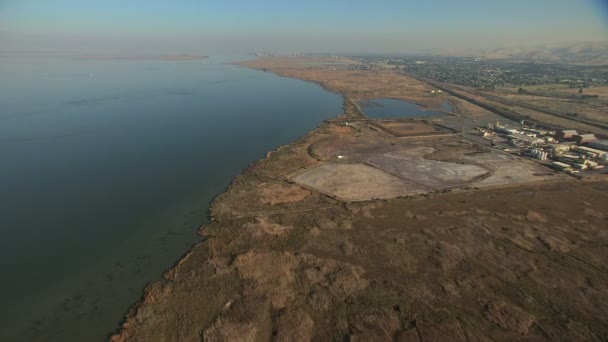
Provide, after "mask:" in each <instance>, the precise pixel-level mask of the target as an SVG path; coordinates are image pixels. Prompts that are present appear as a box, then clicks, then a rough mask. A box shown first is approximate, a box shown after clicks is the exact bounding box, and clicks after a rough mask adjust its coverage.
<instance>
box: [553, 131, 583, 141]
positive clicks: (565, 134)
mask: <svg viewBox="0 0 608 342" xmlns="http://www.w3.org/2000/svg"><path fill="white" fill-rule="evenodd" d="M575 135H579V134H578V132H577V131H575V130H573V129H567V130H563V131H558V132H557V134H555V136H556V137H557V138H558V139H562V140H571V139H573V138H574V136H575Z"/></svg>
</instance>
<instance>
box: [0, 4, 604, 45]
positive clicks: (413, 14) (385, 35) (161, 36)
mask: <svg viewBox="0 0 608 342" xmlns="http://www.w3.org/2000/svg"><path fill="white" fill-rule="evenodd" d="M607 3H608V0H496V1H495V0H435V1H433V0H419V1H410V0H384V1H382V0H376V1H373V0H298V1H290V0H265V1H255V0H215V1H208V0H165V1H161V0H0V51H10V50H31V51H48V50H70V51H82V52H98V51H108V52H124V53H135V52H146V53H148V52H159V53H168V52H171V53H208V54H212V53H232V52H250V51H252V50H256V51H261V50H268V51H279V52H338V53H339V52H394V53H403V52H416V51H420V50H423V49H429V48H486V47H489V48H493V47H500V46H514V45H520V44H539V43H548V44H550V43H555V42H561V41H574V40H603V39H608V12H607V11H608V6H606V4H607Z"/></svg>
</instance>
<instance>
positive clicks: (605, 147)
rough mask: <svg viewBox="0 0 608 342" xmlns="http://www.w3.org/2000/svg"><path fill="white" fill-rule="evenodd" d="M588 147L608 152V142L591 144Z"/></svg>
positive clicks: (602, 141)
mask: <svg viewBox="0 0 608 342" xmlns="http://www.w3.org/2000/svg"><path fill="white" fill-rule="evenodd" d="M587 146H589V147H591V148H595V149H597V150H602V151H608V140H598V141H594V142H590V143H588V144H587Z"/></svg>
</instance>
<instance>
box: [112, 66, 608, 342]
mask: <svg viewBox="0 0 608 342" xmlns="http://www.w3.org/2000/svg"><path fill="white" fill-rule="evenodd" d="M243 65H244V66H247V67H252V68H257V69H260V70H266V71H269V72H273V73H276V74H278V75H281V76H285V77H293V78H298V79H302V80H306V81H311V82H316V83H319V84H320V85H322V86H323V87H324V88H326V89H328V90H330V91H334V92H337V93H340V94H342V95H343V96H344V108H343V113H341V114H340V115H338V116H337V117H336V118H335V119H332V120H328V121H326V122H324V123H322V124H321V125H320V126H319V127H318V128H317V129H315V130H314V131H312V132H310V133H308V134H307V135H305V136H304V137H302V138H300V139H299V140H297V141H295V142H293V143H292V144H290V145H287V146H283V147H281V148H279V149H277V150H275V151H272V152H270V153H268V154H267V156H266V158H264V159H262V160H259V161H257V162H255V163H254V164H252V165H251V166H250V167H249V168H248V169H247V170H245V171H244V172H243V173H242V174H241V175H239V176H237V177H236V178H235V179H234V181H233V183H232V185H231V186H230V187H229V189H228V190H227V191H226V192H225V193H224V194H222V195H220V196H219V197H218V198H217V199H216V200H215V201H214V203H213V205H212V208H211V218H212V222H211V224H209V225H206V226H204V227H202V228H201V230H200V233H201V235H202V236H203V237H204V241H203V242H201V243H199V244H197V245H196V246H194V247H193V248H192V249H191V250H190V252H189V253H187V255H186V256H185V257H184V258H183V259H182V260H180V261H179V263H178V264H177V265H176V266H175V267H174V268H172V269H171V270H169V271H167V272H166V273H165V275H164V277H163V279H161V280H159V281H158V282H155V283H153V284H151V285H149V286H148V288H147V289H146V290H145V295H144V297H143V298H142V300H141V302H140V303H137V304H136V305H134V306H133V307H132V309H131V310H130V312H129V313H128V315H127V317H126V320H125V322H124V324H123V326H122V329H121V330H120V331H119V332H118V333H117V334H116V335H114V336H113V337H112V338H111V339H112V341H161V340H162V341H200V340H201V339H202V340H205V341H269V340H276V341H308V340H318V341H330V340H336V341H358V340H383V341H384V340H386V341H394V340H398V341H445V340H451V341H481V340H487V336H492V339H493V340H546V341H554V340H569V341H575V340H591V341H593V340H605V339H607V338H608V319H607V318H606V308H607V307H608V269H607V268H606V261H607V260H608V250H607V249H606V246H607V245H608V233H607V231H606V225H607V222H608V221H607V220H608V215H607V213H608V210H607V209H608V208H607V207H606V203H607V201H608V178H607V176H606V175H605V174H602V173H597V174H594V175H592V176H589V177H585V178H583V179H577V178H575V177H572V174H568V173H564V172H558V171H556V170H554V169H551V168H549V167H547V164H546V163H545V164H543V163H540V162H538V161H536V160H532V159H530V158H527V157H525V156H520V155H516V154H513V153H510V152H509V151H505V150H504V149H501V148H496V146H493V145H492V144H490V141H488V140H486V139H483V138H481V137H480V136H479V131H478V130H475V127H477V126H480V125H487V124H489V123H493V124H495V123H496V121H500V120H503V122H504V120H505V118H504V117H502V116H500V115H499V114H497V113H495V112H493V111H492V110H489V109H488V108H487V107H486V108H483V107H480V106H478V105H476V104H474V103H472V102H470V101H467V100H466V99H463V98H462V97H458V96H455V95H453V94H449V93H447V92H445V91H443V92H441V91H438V88H437V86H436V85H433V84H430V83H427V82H424V81H423V80H420V79H417V78H414V77H411V76H408V75H406V74H403V73H400V72H397V71H395V70H391V69H389V68H385V69H383V68H380V69H374V68H369V66H368V65H365V64H362V63H361V62H360V61H358V60H353V59H348V58H340V57H327V56H321V57H303V56H298V57H270V58H261V59H258V60H254V61H248V62H246V63H243ZM386 98H390V99H399V100H405V101H408V102H410V103H415V104H417V105H418V106H421V107H423V108H424V109H425V110H431V109H432V110H434V111H438V112H440V113H442V114H444V115H442V116H436V117H425V118H384V119H371V118H368V117H367V116H366V115H365V108H364V107H362V106H363V101H370V100H371V101H373V100H374V99H386ZM446 104H447V105H449V107H450V108H451V110H449V109H447V107H446V106H445V105H446ZM286 115H288V113H287V114H286ZM496 126H498V125H496ZM500 127H502V126H500ZM473 132H474V133H473ZM597 132H598V134H601V133H602V130H601V129H598V131H597Z"/></svg>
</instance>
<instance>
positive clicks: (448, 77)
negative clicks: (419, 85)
mask: <svg viewBox="0 0 608 342" xmlns="http://www.w3.org/2000/svg"><path fill="white" fill-rule="evenodd" d="M360 59H361V60H362V61H363V62H366V63H372V64H377V63H384V64H386V65H389V66H394V68H395V69H397V70H402V71H405V72H407V73H409V74H412V75H416V76H419V77H425V78H430V79H434V80H437V81H440V82H446V83H453V84H458V85H464V86H470V87H475V88H490V89H491V88H496V87H524V86H534V85H543V84H562V85H567V86H568V87H571V88H588V87H594V86H604V85H607V84H608V67H606V66H583V65H572V64H546V63H530V62H528V63H525V62H514V61H506V60H491V59H481V58H463V57H438V56H424V57H423V56H410V57H399V58H389V57H364V58H360ZM360 67H361V68H368V69H369V68H370V67H369V65H363V66H360Z"/></svg>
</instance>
